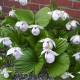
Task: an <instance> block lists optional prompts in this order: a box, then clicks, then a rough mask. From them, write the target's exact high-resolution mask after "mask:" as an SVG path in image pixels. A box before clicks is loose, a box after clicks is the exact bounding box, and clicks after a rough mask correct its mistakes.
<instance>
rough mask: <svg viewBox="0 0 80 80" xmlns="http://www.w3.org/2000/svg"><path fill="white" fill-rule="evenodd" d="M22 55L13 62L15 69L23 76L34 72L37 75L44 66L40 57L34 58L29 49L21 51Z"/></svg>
mask: <svg viewBox="0 0 80 80" xmlns="http://www.w3.org/2000/svg"><path fill="white" fill-rule="evenodd" d="M23 53H24V55H23V56H22V57H21V58H20V59H19V60H16V61H15V63H14V64H15V68H16V69H17V70H18V71H20V72H21V73H23V74H27V73H29V72H31V71H34V72H35V74H38V73H39V72H40V70H41V68H42V66H43V64H44V60H43V58H42V57H40V56H36V55H35V54H34V52H33V51H32V50H30V49H24V50H23Z"/></svg>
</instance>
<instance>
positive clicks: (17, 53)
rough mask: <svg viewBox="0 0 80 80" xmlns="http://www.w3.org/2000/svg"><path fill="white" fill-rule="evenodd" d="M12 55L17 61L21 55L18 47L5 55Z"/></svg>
mask: <svg viewBox="0 0 80 80" xmlns="http://www.w3.org/2000/svg"><path fill="white" fill-rule="evenodd" d="M10 54H12V55H13V56H14V57H15V58H16V59H19V58H20V57H21V55H23V53H22V51H21V49H20V48H19V47H12V48H10V49H9V50H8V51H7V55H10Z"/></svg>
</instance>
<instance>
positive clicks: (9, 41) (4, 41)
mask: <svg viewBox="0 0 80 80" xmlns="http://www.w3.org/2000/svg"><path fill="white" fill-rule="evenodd" d="M1 42H2V43H3V45H5V46H8V47H11V45H12V42H11V40H10V38H8V37H5V38H0V43H1Z"/></svg>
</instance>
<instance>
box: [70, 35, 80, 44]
mask: <svg viewBox="0 0 80 80" xmlns="http://www.w3.org/2000/svg"><path fill="white" fill-rule="evenodd" d="M70 41H72V42H73V43H74V44H80V35H75V36H73V37H72V38H71V39H70Z"/></svg>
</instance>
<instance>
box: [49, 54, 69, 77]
mask: <svg viewBox="0 0 80 80" xmlns="http://www.w3.org/2000/svg"><path fill="white" fill-rule="evenodd" d="M69 63H70V61H69V57H68V55H67V53H63V54H61V55H60V56H58V57H56V60H55V62H54V63H52V64H49V65H48V73H49V75H50V76H51V77H56V76H59V75H61V74H62V73H64V72H65V71H66V70H68V68H69Z"/></svg>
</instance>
